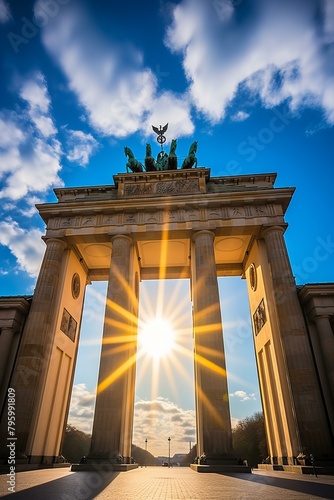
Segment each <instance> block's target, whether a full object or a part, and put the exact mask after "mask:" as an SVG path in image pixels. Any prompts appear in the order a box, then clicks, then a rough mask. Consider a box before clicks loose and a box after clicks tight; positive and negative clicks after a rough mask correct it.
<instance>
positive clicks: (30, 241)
mask: <svg viewBox="0 0 334 500" xmlns="http://www.w3.org/2000/svg"><path fill="white" fill-rule="evenodd" d="M41 236H42V232H41V231H40V230H39V229H37V228H32V229H29V230H26V229H22V228H20V227H19V225H18V223H17V222H16V221H14V220H13V219H11V218H10V217H8V218H7V219H5V220H3V221H0V244H1V245H5V246H7V247H8V248H9V249H10V251H11V253H12V254H13V255H14V256H15V257H16V259H17V262H18V265H19V268H20V270H22V271H25V272H27V273H28V274H29V276H31V277H36V276H37V275H38V272H39V268H40V265H41V261H42V258H43V255H44V252H45V244H44V243H43V241H42V240H41Z"/></svg>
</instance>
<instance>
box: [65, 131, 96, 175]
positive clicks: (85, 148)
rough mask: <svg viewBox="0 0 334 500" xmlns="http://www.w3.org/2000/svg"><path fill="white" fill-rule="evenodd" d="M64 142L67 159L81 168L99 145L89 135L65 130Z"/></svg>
mask: <svg viewBox="0 0 334 500" xmlns="http://www.w3.org/2000/svg"><path fill="white" fill-rule="evenodd" d="M66 140H67V147H68V151H67V159H68V160H69V161H71V162H76V163H78V164H79V165H81V166H85V165H87V163H88V162H89V159H90V157H91V156H92V154H94V153H95V151H96V150H97V148H98V145H99V143H98V142H97V140H96V139H94V137H93V136H92V135H91V134H86V133H85V132H82V131H81V130H66Z"/></svg>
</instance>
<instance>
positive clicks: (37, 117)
mask: <svg viewBox="0 0 334 500" xmlns="http://www.w3.org/2000/svg"><path fill="white" fill-rule="evenodd" d="M20 97H21V98H22V99H23V100H25V101H26V102H27V103H28V113H29V116H30V119H31V121H32V122H33V123H34V125H35V127H36V129H37V130H38V131H39V132H40V133H41V135H42V136H44V137H46V138H48V137H50V136H53V135H55V134H56V133H57V129H56V127H55V125H54V123H53V119H52V117H51V116H50V115H49V112H50V109H49V108H50V97H49V95H48V90H47V86H46V82H45V79H44V76H43V75H42V74H41V73H40V72H37V73H36V74H35V75H34V76H33V78H30V79H28V80H26V81H25V82H24V83H23V85H22V88H21V91H20Z"/></svg>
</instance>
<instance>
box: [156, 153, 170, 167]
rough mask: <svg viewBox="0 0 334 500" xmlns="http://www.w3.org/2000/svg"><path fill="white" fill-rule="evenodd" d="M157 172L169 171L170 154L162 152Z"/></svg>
mask: <svg viewBox="0 0 334 500" xmlns="http://www.w3.org/2000/svg"><path fill="white" fill-rule="evenodd" d="M157 170H168V154H167V153H165V152H164V151H162V150H161V151H160V153H159V154H158V156H157Z"/></svg>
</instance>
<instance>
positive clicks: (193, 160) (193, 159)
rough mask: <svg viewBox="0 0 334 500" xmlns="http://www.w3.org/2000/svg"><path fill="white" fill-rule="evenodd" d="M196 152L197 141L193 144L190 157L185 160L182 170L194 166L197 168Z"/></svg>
mask: <svg viewBox="0 0 334 500" xmlns="http://www.w3.org/2000/svg"><path fill="white" fill-rule="evenodd" d="M196 151H197V141H195V142H193V143H192V145H191V146H190V148H189V153H188V156H187V157H186V158H185V159H184V160H183V163H182V167H181V168H191V167H193V166H194V165H195V167H197V158H196V155H195V153H196Z"/></svg>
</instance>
